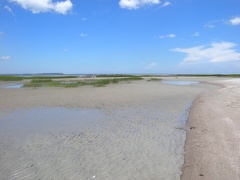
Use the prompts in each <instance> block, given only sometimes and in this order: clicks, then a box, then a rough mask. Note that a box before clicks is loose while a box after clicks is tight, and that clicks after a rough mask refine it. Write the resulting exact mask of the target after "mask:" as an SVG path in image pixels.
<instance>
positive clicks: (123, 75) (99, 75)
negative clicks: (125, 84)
mask: <svg viewBox="0 0 240 180" xmlns="http://www.w3.org/2000/svg"><path fill="white" fill-rule="evenodd" d="M96 77H139V76H135V75H129V74H98V75H96Z"/></svg>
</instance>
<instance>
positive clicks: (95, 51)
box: [0, 0, 240, 74]
mask: <svg viewBox="0 0 240 180" xmlns="http://www.w3.org/2000/svg"><path fill="white" fill-rule="evenodd" d="M49 72H52V73H56V72H61V73H78V74H82V73H240V1H239V0H209V1H203V0H169V1H167V0H166V1H165V0H162V1H159V0H115V1H113V0H62V1H61V0H57V1H55V0H0V74H5V73H49Z"/></svg>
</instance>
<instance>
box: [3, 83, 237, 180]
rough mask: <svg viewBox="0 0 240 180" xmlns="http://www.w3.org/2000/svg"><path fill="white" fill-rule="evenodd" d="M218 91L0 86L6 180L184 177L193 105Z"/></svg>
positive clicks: (142, 86)
mask: <svg viewBox="0 0 240 180" xmlns="http://www.w3.org/2000/svg"><path fill="white" fill-rule="evenodd" d="M185 80H186V79H185ZM193 80H199V79H193ZM203 80H204V81H206V80H209V79H203ZM218 88H219V86H216V85H211V84H204V83H200V84H194V85H190V86H176V85H166V84H163V83H160V82H147V81H145V80H143V81H139V82H131V83H119V84H114V85H109V86H107V87H100V88H94V87H80V88H70V89H65V88H37V89H31V88H27V89H24V88H22V89H0V99H1V101H0V109H1V111H0V121H1V122H0V143H1V148H0V174H1V177H0V179H169V180H171V179H172V180H176V179H180V176H181V173H182V165H183V162H184V143H185V139H186V131H185V130H186V127H185V126H186V120H187V116H188V112H189V108H190V106H191V103H192V101H193V100H194V99H195V98H196V96H197V95H198V94H200V93H202V92H206V91H210V92H212V91H213V90H216V89H218ZM196 102H197V101H195V103H196ZM234 102H235V101H234ZM193 110H194V109H193ZM196 129H197V128H196ZM190 132H191V131H190ZM236 133H237V132H236ZM233 165H234V163H233Z"/></svg>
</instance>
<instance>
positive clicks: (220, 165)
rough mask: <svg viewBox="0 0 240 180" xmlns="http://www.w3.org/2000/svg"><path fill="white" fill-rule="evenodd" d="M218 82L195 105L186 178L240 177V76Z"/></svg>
mask: <svg viewBox="0 0 240 180" xmlns="http://www.w3.org/2000/svg"><path fill="white" fill-rule="evenodd" d="M217 83H219V84H220V85H222V86H223V88H221V89H219V90H214V91H210V92H207V93H206V92H205V93H202V94H200V95H199V96H198V97H197V98H196V99H195V101H194V103H193V106H192V108H191V111H190V115H189V120H188V127H189V130H188V131H187V141H186V146H185V163H184V166H183V174H182V176H181V179H183V180H185V179H186V180H189V179H192V180H196V179H206V180H208V179H240V131H239V129H240V79H233V80H225V81H218V82H217Z"/></svg>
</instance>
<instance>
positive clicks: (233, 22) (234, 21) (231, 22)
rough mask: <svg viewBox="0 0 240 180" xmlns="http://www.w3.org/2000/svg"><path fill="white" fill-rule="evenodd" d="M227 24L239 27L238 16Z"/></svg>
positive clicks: (239, 19) (239, 17) (239, 20)
mask: <svg viewBox="0 0 240 180" xmlns="http://www.w3.org/2000/svg"><path fill="white" fill-rule="evenodd" d="M228 22H229V24H231V25H233V26H237V25H240V16H237V17H234V18H232V19H230V20H229V21H228Z"/></svg>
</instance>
